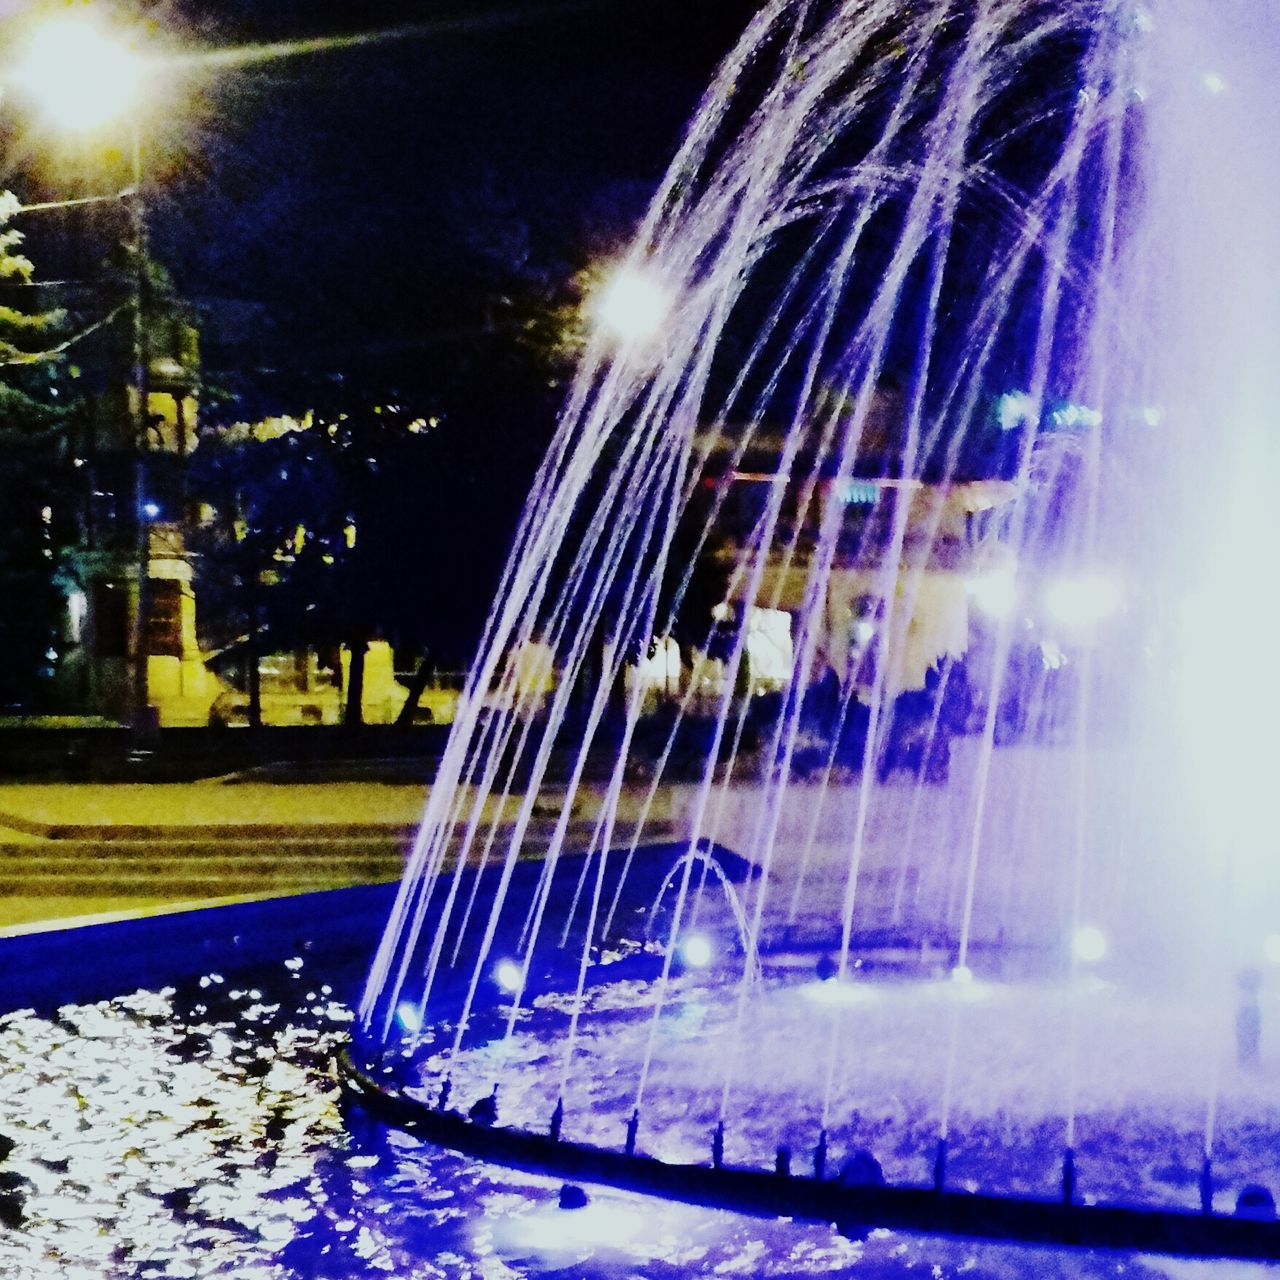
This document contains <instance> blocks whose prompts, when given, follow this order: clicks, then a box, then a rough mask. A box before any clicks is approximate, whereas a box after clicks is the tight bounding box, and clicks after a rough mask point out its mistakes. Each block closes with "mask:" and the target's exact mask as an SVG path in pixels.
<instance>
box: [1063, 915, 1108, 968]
mask: <svg viewBox="0 0 1280 1280" xmlns="http://www.w3.org/2000/svg"><path fill="white" fill-rule="evenodd" d="M1071 950H1072V951H1073V952H1074V953H1075V957H1076V959H1077V960H1083V961H1084V962H1085V964H1094V963H1095V962H1096V961H1098V960H1101V959H1102V957H1103V956H1105V955H1106V954H1107V935H1106V934H1105V933H1103V932H1102V930H1101V929H1099V928H1098V927H1097V926H1096V925H1091V924H1082V925H1081V926H1080V927H1079V928H1078V929H1077V930H1076V931H1075V934H1074V936H1073V937H1072V939H1071Z"/></svg>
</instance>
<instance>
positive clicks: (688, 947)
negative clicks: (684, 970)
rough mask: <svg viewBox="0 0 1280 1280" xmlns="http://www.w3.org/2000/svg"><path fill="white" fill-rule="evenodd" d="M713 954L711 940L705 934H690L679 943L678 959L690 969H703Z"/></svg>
mask: <svg viewBox="0 0 1280 1280" xmlns="http://www.w3.org/2000/svg"><path fill="white" fill-rule="evenodd" d="M714 954H715V950H714V948H713V947H712V946H711V939H710V938H708V937H706V935H705V934H701V933H691V934H690V935H689V936H688V937H687V938H685V939H683V941H681V943H680V959H681V960H683V961H684V963H685V964H686V965H688V966H689V968H690V969H705V968H706V967H707V965H709V964H710V963H711V958H712V956H713V955H714Z"/></svg>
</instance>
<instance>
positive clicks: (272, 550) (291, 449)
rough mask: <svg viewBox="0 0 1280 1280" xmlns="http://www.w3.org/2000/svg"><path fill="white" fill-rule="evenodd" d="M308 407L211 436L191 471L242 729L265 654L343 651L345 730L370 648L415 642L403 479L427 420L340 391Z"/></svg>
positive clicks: (414, 469)
mask: <svg viewBox="0 0 1280 1280" xmlns="http://www.w3.org/2000/svg"><path fill="white" fill-rule="evenodd" d="M319 400H320V401H324V403H320V402H318V403H317V405H316V407H314V408H312V409H311V410H310V411H309V412H307V413H306V414H305V415H303V416H301V417H300V418H298V419H290V420H284V421H278V422H277V423H276V424H275V425H274V426H269V425H267V424H262V425H259V426H257V427H248V428H244V427H242V428H237V429H232V430H228V431H223V432H221V433H218V434H217V435H214V436H212V437H211V438H209V439H207V440H206V442H205V443H204V444H203V445H202V447H201V448H200V450H198V451H197V454H196V458H195V463H194V467H193V472H192V488H193V493H195V494H196V495H198V496H200V497H201V498H204V499H205V500H206V501H207V502H209V503H210V504H211V505H212V506H213V507H214V508H215V509H216V510H217V511H218V513H219V516H218V518H217V520H216V521H215V522H214V524H213V526H212V527H211V528H209V529H207V532H206V537H205V538H204V539H202V543H203V548H202V549H203V551H204V558H205V560H206V578H207V582H202V587H204V588H205V590H206V598H207V599H208V600H210V602H211V603H212V604H213V607H214V610H215V613H220V614H221V616H222V617H223V619H224V626H225V625H227V624H230V626H231V627H232V628H236V629H240V630H242V631H243V634H244V636H245V637H246V640H245V645H246V650H247V652H248V653H249V654H250V668H249V669H250V679H251V687H250V701H251V708H250V718H251V721H252V720H255V719H257V717H258V714H259V713H258V703H259V697H258V694H257V692H256V689H255V687H254V684H253V671H254V668H255V667H256V658H257V657H258V656H259V655H260V654H261V652H262V651H263V648H264V646H265V645H267V644H269V645H270V646H271V648H273V649H277V650H280V649H299V648H309V647H314V648H317V649H320V650H329V651H333V650H337V649H338V648H340V647H343V646H345V647H346V648H347V650H348V651H349V652H350V654H351V668H350V673H349V679H348V689H347V702H346V708H345V720H346V723H348V724H351V725H354V724H358V723H360V720H361V710H360V709H361V702H362V697H363V673H364V657H365V653H366V651H367V649H368V645H369V642H370V641H371V640H374V639H379V638H385V639H390V640H393V641H402V642H403V641H406V640H409V641H413V642H420V639H421V628H420V626H419V625H418V624H419V622H420V612H421V611H420V609H418V608H417V607H415V606H416V603H417V602H416V600H415V598H414V596H413V594H412V591H411V589H410V588H408V587H407V586H406V584H405V581H404V572H405V550H406V534H405V527H406V525H407V523H408V522H409V521H411V520H412V519H413V518H414V516H413V513H414V512H415V511H417V510H419V509H420V502H421V494H420V493H419V494H418V495H417V499H418V500H417V502H415V501H414V496H415V495H414V493H413V488H414V482H415V480H416V481H417V482H418V483H419V484H421V483H422V482H423V481H424V479H425V477H427V476H428V475H429V474H430V467H431V462H432V458H431V455H432V452H433V451H432V448H431V441H430V439H429V437H430V435H431V433H432V430H433V427H434V426H435V425H438V419H434V418H428V417H423V416H421V415H418V414H415V413H413V412H411V411H410V410H409V409H407V408H406V407H405V406H403V405H401V404H398V403H394V402H391V403H385V402H374V401H373V400H372V399H366V398H364V397H361V396H358V395H347V394H345V393H343V392H342V391H341V389H339V390H338V391H337V392H332V391H331V392H329V393H327V394H324V395H322V396H321V397H319ZM344 403H345V406H346V407H341V405H342V404H344ZM209 535H212V536H209ZM220 605H223V606H225V605H230V608H225V607H224V608H220V607H219V606H220Z"/></svg>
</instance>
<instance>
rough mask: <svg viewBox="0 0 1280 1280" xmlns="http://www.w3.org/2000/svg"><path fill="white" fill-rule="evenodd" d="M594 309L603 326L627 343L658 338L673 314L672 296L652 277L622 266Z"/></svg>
mask: <svg viewBox="0 0 1280 1280" xmlns="http://www.w3.org/2000/svg"><path fill="white" fill-rule="evenodd" d="M592 310H593V311H594V313H595V318H596V321H597V322H598V323H599V325H600V327H601V328H602V329H603V330H604V331H605V332H606V333H608V334H609V335H610V336H612V337H613V338H615V339H616V340H617V341H619V342H622V343H625V344H628V345H630V344H633V343H642V342H647V341H649V340H651V339H653V338H656V337H657V336H658V334H659V333H661V332H662V329H663V327H664V326H665V325H666V323H667V317H668V316H669V315H670V313H671V295H670V293H669V292H668V291H667V290H666V289H664V288H663V287H662V285H661V284H660V283H659V282H658V281H657V280H655V279H654V278H653V277H652V276H651V275H647V274H646V273H645V272H643V271H640V270H638V269H637V268H636V267H630V266H627V267H620V268H619V269H618V270H617V271H616V272H615V273H614V275H613V276H612V277H611V278H610V279H609V280H608V281H607V282H606V284H605V285H604V287H603V288H602V289H601V291H600V293H599V295H598V296H597V298H596V302H595V305H594V307H593V308H592Z"/></svg>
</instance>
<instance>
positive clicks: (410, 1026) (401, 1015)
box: [396, 1000, 422, 1031]
mask: <svg viewBox="0 0 1280 1280" xmlns="http://www.w3.org/2000/svg"><path fill="white" fill-rule="evenodd" d="M396 1021H397V1022H398V1023H399V1024H400V1025H401V1026H402V1027H403V1028H404V1029H405V1030H406V1031H417V1029H418V1028H419V1027H420V1026H422V1016H421V1015H420V1014H419V1012H418V1007H417V1005H414V1004H411V1003H410V1002H409V1001H408V1000H402V1001H401V1002H400V1003H399V1004H398V1005H396Z"/></svg>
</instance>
